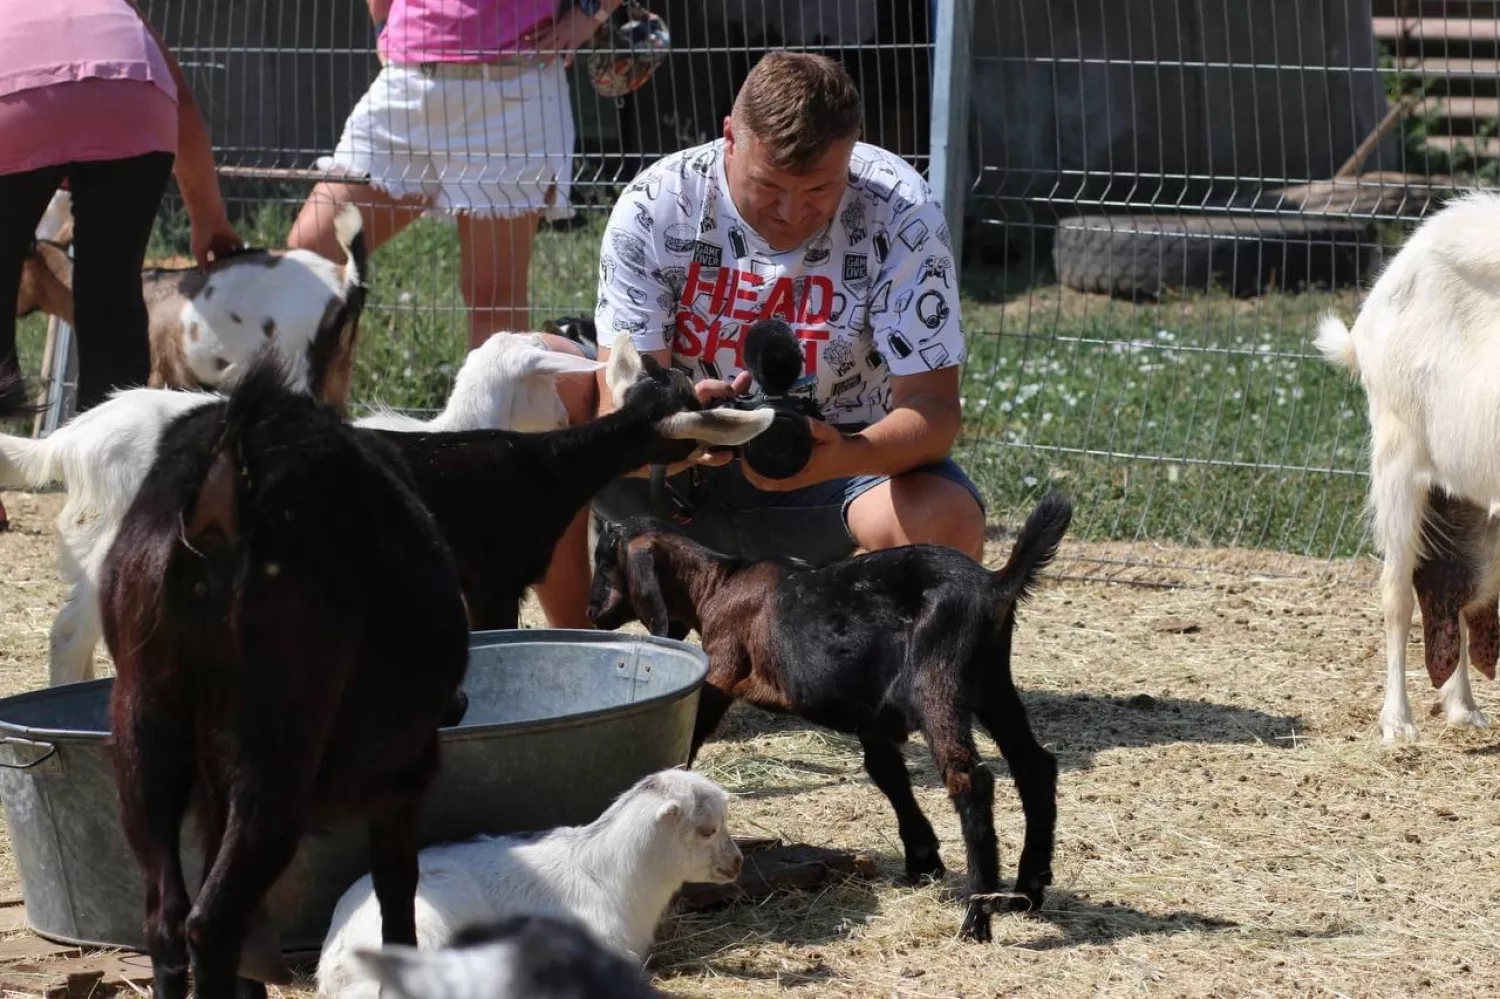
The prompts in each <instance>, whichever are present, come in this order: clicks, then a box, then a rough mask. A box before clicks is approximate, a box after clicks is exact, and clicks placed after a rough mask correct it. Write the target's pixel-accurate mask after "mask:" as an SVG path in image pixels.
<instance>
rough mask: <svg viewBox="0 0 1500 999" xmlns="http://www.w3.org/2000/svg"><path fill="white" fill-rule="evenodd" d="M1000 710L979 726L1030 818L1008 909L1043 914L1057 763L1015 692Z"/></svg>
mask: <svg viewBox="0 0 1500 999" xmlns="http://www.w3.org/2000/svg"><path fill="white" fill-rule="evenodd" d="M997 700H998V701H999V704H998V705H997V706H996V707H997V710H994V711H991V710H985V711H982V712H980V716H979V720H980V722H981V723H982V724H983V725H984V727H985V728H986V729H987V730H988V731H989V733H990V737H991V738H993V739H994V740H995V744H996V745H997V746H999V747H1000V753H1001V755H1002V756H1004V757H1005V763H1006V765H1007V766H1008V767H1009V768H1010V774H1011V780H1012V781H1014V782H1015V785H1016V793H1017V794H1018V795H1019V796H1020V798H1021V811H1022V812H1023V813H1024V814H1025V816H1026V839H1025V843H1024V845H1023V846H1022V847H1021V862H1020V864H1019V865H1018V867H1017V868H1016V894H1017V895H1018V896H1020V897H1018V898H1014V899H1012V900H1011V903H1010V908H1011V909H1012V910H1015V911H1025V910H1028V909H1039V908H1041V906H1042V901H1043V899H1044V898H1045V897H1046V891H1047V886H1048V885H1050V884H1051V883H1052V850H1053V841H1054V837H1055V835H1056V829H1057V757H1055V756H1053V755H1052V754H1051V753H1049V752H1048V751H1047V750H1046V749H1044V748H1043V747H1042V745H1041V744H1040V743H1038V742H1037V741H1036V736H1034V735H1033V734H1032V732H1031V726H1030V724H1028V722H1027V721H1026V711H1025V707H1024V706H1023V705H1022V704H1021V698H1020V695H1019V694H1017V693H1016V691H1015V688H1013V687H1012V688H1011V689H1010V690H1008V691H1007V692H1005V693H1004V694H1001V695H1000V696H999V697H998V698H997Z"/></svg>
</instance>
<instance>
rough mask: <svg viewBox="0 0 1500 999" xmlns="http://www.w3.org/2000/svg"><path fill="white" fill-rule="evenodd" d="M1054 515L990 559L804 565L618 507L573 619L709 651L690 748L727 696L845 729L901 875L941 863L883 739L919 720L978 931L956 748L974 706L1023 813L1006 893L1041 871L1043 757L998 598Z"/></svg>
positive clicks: (978, 880)
mask: <svg viewBox="0 0 1500 999" xmlns="http://www.w3.org/2000/svg"><path fill="white" fill-rule="evenodd" d="M1071 519H1072V507H1071V505H1070V504H1069V502H1068V500H1067V499H1066V498H1065V497H1063V496H1061V495H1059V494H1055V493H1054V494H1051V495H1049V496H1047V497H1045V498H1044V499H1043V500H1042V501H1041V503H1040V504H1038V506H1037V507H1036V509H1035V510H1033V511H1032V514H1031V516H1030V517H1029V518H1028V519H1027V521H1026V524H1025V526H1024V527H1023V528H1022V530H1021V533H1020V535H1019V536H1018V537H1017V538H1016V543H1015V547H1014V548H1013V549H1012V550H1011V555H1010V559H1009V560H1008V561H1007V562H1006V564H1005V565H1004V566H1003V567H1002V568H1000V569H999V570H998V571H995V572H990V571H989V570H987V569H985V568H984V567H983V566H981V565H979V564H978V563H977V562H975V561H973V560H972V559H970V558H968V557H967V556H965V555H963V554H962V553H960V552H957V551H954V550H952V549H949V548H943V547H939V546H935V545H910V546H906V547H902V548H892V549H886V550H884V551H877V552H871V553H869V554H865V555H860V556H857V557H855V558H851V559H846V560H844V561H841V562H835V563H833V564H832V565H828V566H823V567H820V568H812V567H810V566H807V565H806V564H803V563H799V562H795V561H792V560H784V559H771V560H763V561H750V560H745V559H735V558H727V557H725V556H722V555H719V554H717V553H714V552H712V551H709V550H708V549H706V548H704V547H703V546H701V545H698V544H696V543H694V542H692V541H690V540H688V539H687V538H685V537H683V536H682V535H681V534H678V533H677V532H675V531H671V530H668V529H664V528H662V527H661V526H660V525H658V524H656V523H654V522H650V521H645V520H636V521H630V522H627V523H624V524H618V525H610V524H606V525H603V526H602V527H601V530H600V535H599V540H598V544H597V546H596V549H595V566H596V568H595V574H594V581H593V587H592V591H591V593H590V595H589V619H590V620H591V621H593V622H594V623H595V625H597V626H598V627H600V628H618V627H620V626H621V625H623V624H625V623H627V622H629V621H631V620H640V621H641V622H642V623H643V624H644V625H645V626H646V627H647V629H649V630H650V631H651V633H652V634H653V635H668V634H672V633H676V634H682V633H684V631H683V629H692V630H696V631H697V632H698V634H699V636H700V637H701V638H702V641H703V649H704V652H706V653H707V655H708V659H709V672H708V678H707V684H706V686H705V687H704V688H703V690H702V693H701V695H700V701H699V708H698V718H697V723H696V725H695V727H694V732H693V743H692V750H691V753H692V756H691V757H690V759H691V758H693V757H696V755H697V752H698V749H699V747H700V746H701V745H702V744H703V742H704V740H705V739H707V738H708V736H709V735H710V734H712V732H713V730H714V728H715V727H716V726H717V725H718V723H719V720H720V719H721V718H722V717H723V715H724V712H725V711H726V710H728V708H729V705H730V704H731V703H733V702H734V701H735V700H740V699H743V700H746V701H749V702H750V703H752V704H754V705H756V706H757V707H761V708H765V709H767V710H771V711H776V712H781V713H787V714H794V715H797V716H798V717H801V718H805V719H806V720H808V721H810V722H812V723H814V724H817V725H822V726H824V727H826V728H831V729H833V730H835V731H839V732H847V733H850V734H852V735H855V736H857V737H858V738H859V740H860V744H861V746H862V747H863V748H864V758H865V769H866V770H867V771H868V772H869V774H870V779H871V780H873V781H874V782H875V786H876V787H878V788H880V790H881V792H882V793H884V794H885V796H886V798H888V799H889V800H890V802H891V805H892V807H893V808H894V809H895V811H896V820H897V823H898V826H899V829H900V834H901V842H902V845H903V847H904V848H905V852H906V872H907V876H908V877H910V878H912V879H913V880H916V879H919V878H922V877H926V876H940V875H941V874H942V873H943V864H942V860H941V859H940V858H939V856H938V840H937V835H936V834H935V833H934V832H933V829H932V826H931V824H930V823H929V822H928V821H927V819H926V817H925V816H923V814H922V811H921V809H920V808H919V807H918V806H917V802H916V798H915V797H914V796H913V795H912V789H911V777H910V775H909V773H908V772H907V769H906V764H905V761H904V760H903V759H902V757H901V749H900V746H901V745H902V743H904V742H905V741H906V740H907V738H908V736H909V735H910V734H911V733H912V732H913V731H920V732H921V733H922V734H923V736H924V737H925V738H926V740H927V744H928V747H929V748H930V749H931V751H932V756H933V760H934V762H935V763H936V765H937V769H938V773H939V774H941V775H942V779H943V783H944V784H945V785H946V786H947V789H948V795H949V797H950V798H951V800H952V801H953V804H954V806H955V808H956V809H957V811H958V817H959V823H960V826H961V828H962V830H963V837H964V845H965V847H966V850H967V854H968V871H969V895H970V897H969V902H968V909H967V912H966V914H965V917H964V922H963V929H962V933H963V935H964V936H965V937H968V938H971V939H975V940H988V939H990V914H991V913H992V912H994V911H997V908H998V907H997V904H996V898H997V896H998V895H999V893H1000V874H999V856H998V846H997V842H996V837H995V827H994V816H993V805H994V778H993V777H992V776H991V774H990V771H989V770H988V769H987V768H986V767H985V765H984V763H983V761H982V760H981V759H980V757H979V754H978V752H977V750H976V749H975V747H974V739H973V718H974V717H976V716H977V717H978V719H979V721H980V723H981V724H982V725H983V726H984V727H985V729H987V730H988V731H989V733H990V735H991V736H992V737H993V738H994V740H995V742H996V743H997V744H998V745H999V747H1000V751H1001V753H1003V754H1004V756H1005V760H1006V763H1007V764H1008V765H1009V766H1010V771H1011V777H1012V779H1013V780H1014V781H1015V785H1016V790H1017V792H1018V794H1019V796H1020V799H1021V807H1022V809H1023V811H1024V812H1025V815H1026V835H1025V845H1024V847H1023V848H1022V850H1021V859H1020V864H1019V867H1018V871H1017V876H1016V887H1015V891H1016V897H1014V898H1013V899H1012V901H1011V903H1010V908H1012V909H1023V910H1024V909H1030V908H1036V907H1039V906H1040V905H1041V904H1042V900H1043V897H1044V894H1045V889H1046V886H1047V885H1048V884H1050V883H1051V881H1052V872H1051V866H1052V849H1053V835H1054V826H1055V824H1056V818H1057V762H1056V760H1055V759H1054V758H1053V756H1052V754H1051V753H1049V752H1048V751H1047V750H1046V749H1044V748H1043V747H1042V746H1041V745H1040V744H1038V743H1037V741H1036V738H1035V736H1033V735H1032V732H1031V727H1030V724H1029V722H1028V720H1027V717H1026V710H1025V707H1024V706H1023V705H1022V703H1021V699H1020V696H1019V695H1018V694H1017V692H1016V688H1015V684H1014V683H1013V681H1012V679H1011V672H1010V652H1011V636H1012V633H1013V631H1014V629H1015V617H1016V608H1017V606H1018V605H1019V604H1020V602H1021V601H1022V600H1024V599H1025V598H1026V596H1027V595H1028V593H1029V592H1030V589H1031V587H1032V586H1033V584H1034V583H1035V581H1036V577H1037V574H1038V573H1039V572H1040V571H1041V570H1042V569H1043V568H1044V567H1045V566H1046V565H1047V564H1048V563H1049V562H1050V561H1051V559H1052V558H1053V556H1054V555H1055V553H1056V550H1057V546H1058V544H1059V543H1060V542H1061V540H1062V537H1063V534H1064V533H1065V532H1066V531H1067V528H1068V524H1069V523H1070V522H1071Z"/></svg>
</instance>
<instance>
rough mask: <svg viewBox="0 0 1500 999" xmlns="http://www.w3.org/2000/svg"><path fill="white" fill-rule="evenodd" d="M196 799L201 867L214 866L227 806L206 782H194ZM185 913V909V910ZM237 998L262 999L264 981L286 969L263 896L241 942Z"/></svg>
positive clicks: (264, 988) (194, 810)
mask: <svg viewBox="0 0 1500 999" xmlns="http://www.w3.org/2000/svg"><path fill="white" fill-rule="evenodd" d="M195 787H196V790H197V792H198V800H197V801H196V802H194V805H193V809H192V811H193V818H194V820H195V822H196V824H197V826H198V832H199V838H200V839H201V840H202V842H203V870H204V872H205V873H206V872H208V871H210V870H212V869H213V866H214V864H215V862H217V860H218V858H219V846H220V844H221V843H222V842H223V840H224V823H225V822H226V821H227V819H228V817H227V815H226V814H225V813H226V811H227V806H226V804H225V798H224V797H223V795H222V793H221V792H220V791H219V790H218V789H216V788H214V787H213V786H211V784H210V783H209V782H203V781H200V782H199V783H198V784H197V785H195ZM184 914H185V913H184ZM238 973H239V981H238V983H237V986H236V988H237V991H238V994H239V999H264V996H265V994H266V986H265V984H264V982H266V981H274V980H276V979H278V978H280V977H281V976H282V975H284V974H285V973H286V967H285V963H284V959H283V958H282V956H281V938H280V936H279V935H278V934H277V932H276V928H275V926H274V924H273V923H272V921H271V915H270V912H269V911H268V910H267V908H266V903H265V901H264V900H262V901H261V904H260V905H259V906H257V907H256V910H255V915H254V916H252V917H251V919H250V929H249V931H248V932H247V933H246V934H245V941H244V943H243V944H241V946H240V957H239V968H238Z"/></svg>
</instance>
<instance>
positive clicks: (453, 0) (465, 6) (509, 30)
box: [0, 0, 557, 63]
mask: <svg viewBox="0 0 1500 999" xmlns="http://www.w3.org/2000/svg"><path fill="white" fill-rule="evenodd" d="M0 2H3V0H0ZM556 8H557V0H394V2H393V3H392V4H391V10H390V15H389V17H387V19H386V22H385V30H384V31H382V32H381V33H380V40H379V42H377V47H378V48H379V51H380V54H381V55H383V56H385V58H386V61H387V62H396V63H402V62H484V61H486V60H489V59H493V58H495V57H496V56H497V55H500V54H502V53H509V52H515V51H517V46H516V40H517V39H519V38H520V37H521V35H522V34H523V33H524V32H525V31H526V30H527V29H528V28H530V27H531V26H532V25H534V24H536V23H537V22H539V21H542V20H545V19H547V18H549V17H551V16H552V15H553V13H554V11H555V10H556Z"/></svg>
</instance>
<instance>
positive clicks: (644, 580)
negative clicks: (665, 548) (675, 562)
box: [625, 547, 672, 638]
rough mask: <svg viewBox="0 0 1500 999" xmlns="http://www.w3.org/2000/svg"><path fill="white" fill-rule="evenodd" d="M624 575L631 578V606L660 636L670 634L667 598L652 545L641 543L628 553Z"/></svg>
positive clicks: (646, 624) (647, 627)
mask: <svg viewBox="0 0 1500 999" xmlns="http://www.w3.org/2000/svg"><path fill="white" fill-rule="evenodd" d="M625 575H626V578H627V579H629V580H630V606H632V607H634V608H635V616H636V617H638V618H640V621H641V624H643V625H645V626H646V630H647V631H649V632H650V633H651V634H653V635H655V636H656V637H657V638H665V637H667V633H668V632H669V631H670V630H671V627H672V622H671V619H670V618H669V617H668V616H667V602H666V601H665V600H664V599H662V595H661V583H660V582H659V581H658V580H657V578H656V558H655V556H653V555H652V554H651V549H649V548H645V547H641V548H636V549H634V550H632V551H631V552H630V553H629V554H628V555H627V556H626V557H625Z"/></svg>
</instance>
